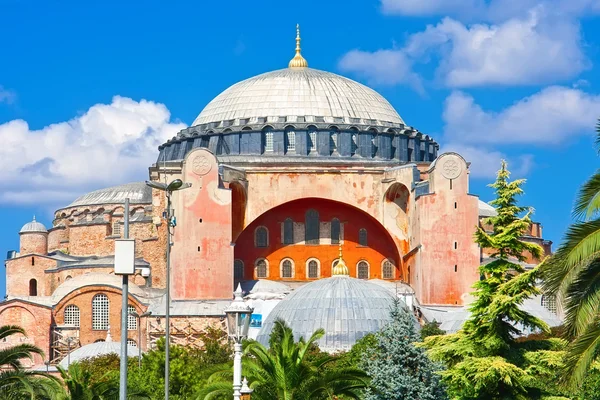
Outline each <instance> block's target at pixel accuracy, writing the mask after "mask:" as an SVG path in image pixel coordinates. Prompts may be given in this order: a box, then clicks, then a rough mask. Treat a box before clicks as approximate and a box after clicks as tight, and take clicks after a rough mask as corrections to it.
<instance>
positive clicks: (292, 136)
mask: <svg viewBox="0 0 600 400" xmlns="http://www.w3.org/2000/svg"><path fill="white" fill-rule="evenodd" d="M285 149H286V153H294V152H295V151H296V131H295V130H294V128H293V127H291V126H289V127H287V128H285Z"/></svg>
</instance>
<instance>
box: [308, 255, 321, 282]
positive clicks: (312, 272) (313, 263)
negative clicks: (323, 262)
mask: <svg viewBox="0 0 600 400" xmlns="http://www.w3.org/2000/svg"><path fill="white" fill-rule="evenodd" d="M306 269H307V273H306V276H307V277H308V278H309V279H316V278H318V277H319V275H320V273H319V272H320V271H319V269H320V268H319V260H317V259H316V258H312V259H309V260H308V261H307V262H306Z"/></svg>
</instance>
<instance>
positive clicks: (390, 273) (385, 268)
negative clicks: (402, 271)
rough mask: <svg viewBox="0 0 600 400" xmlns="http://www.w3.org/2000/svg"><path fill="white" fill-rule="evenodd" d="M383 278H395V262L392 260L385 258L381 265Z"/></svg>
mask: <svg viewBox="0 0 600 400" xmlns="http://www.w3.org/2000/svg"><path fill="white" fill-rule="evenodd" d="M381 275H382V276H383V279H394V264H392V262H391V261H390V260H384V261H383V264H382V265H381Z"/></svg>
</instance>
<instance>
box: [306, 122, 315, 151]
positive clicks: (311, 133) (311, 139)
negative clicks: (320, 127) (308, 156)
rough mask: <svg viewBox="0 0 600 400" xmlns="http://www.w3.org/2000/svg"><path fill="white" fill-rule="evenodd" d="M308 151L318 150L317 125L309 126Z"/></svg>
mask: <svg viewBox="0 0 600 400" xmlns="http://www.w3.org/2000/svg"><path fill="white" fill-rule="evenodd" d="M307 147H308V151H309V152H313V151H317V129H316V128H315V127H311V126H309V127H308V146H307Z"/></svg>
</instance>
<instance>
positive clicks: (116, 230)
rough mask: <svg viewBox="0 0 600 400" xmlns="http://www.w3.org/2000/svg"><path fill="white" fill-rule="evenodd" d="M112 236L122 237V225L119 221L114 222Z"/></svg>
mask: <svg viewBox="0 0 600 400" xmlns="http://www.w3.org/2000/svg"><path fill="white" fill-rule="evenodd" d="M112 234H113V236H121V224H120V223H119V221H113V224H112Z"/></svg>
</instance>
